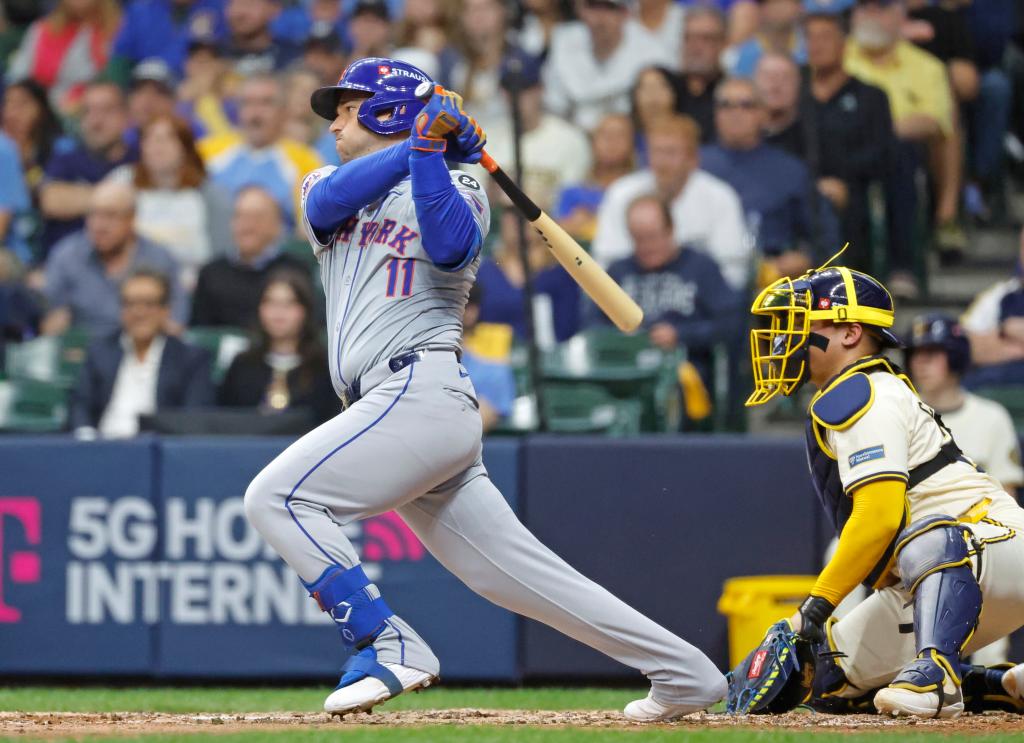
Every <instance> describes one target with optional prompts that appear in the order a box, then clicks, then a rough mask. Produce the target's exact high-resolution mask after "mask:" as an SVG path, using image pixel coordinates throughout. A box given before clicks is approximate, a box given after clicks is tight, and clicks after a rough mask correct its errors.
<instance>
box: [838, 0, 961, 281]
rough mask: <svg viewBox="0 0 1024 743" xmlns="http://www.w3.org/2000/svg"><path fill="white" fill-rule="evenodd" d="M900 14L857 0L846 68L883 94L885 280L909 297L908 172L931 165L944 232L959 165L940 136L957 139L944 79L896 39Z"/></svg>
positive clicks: (897, 6)
mask: <svg viewBox="0 0 1024 743" xmlns="http://www.w3.org/2000/svg"><path fill="white" fill-rule="evenodd" d="M905 17H906V15H905V9H904V7H903V3H902V2H901V0H893V1H890V0H858V3H857V6H856V8H855V9H854V12H853V41H852V42H851V43H850V44H849V46H848V48H847V51H846V71H847V72H848V73H850V74H851V75H853V76H855V77H858V78H860V79H861V80H863V81H864V82H866V83H869V84H871V85H877V86H878V87H879V88H881V89H882V90H884V91H885V92H886V94H887V95H888V96H889V106H890V109H891V111H892V119H893V128H894V130H895V132H896V140H895V143H894V146H893V148H892V151H891V153H890V177H889V182H888V184H887V186H888V187H887V188H886V205H887V207H888V212H889V216H890V218H889V223H890V234H889V262H890V266H891V267H892V273H891V274H890V276H889V281H888V282H886V283H887V285H888V287H889V289H890V291H892V292H893V294H894V295H896V296H898V297H903V298H913V297H915V296H917V294H918V293H919V288H918V286H917V281H916V279H915V278H914V276H913V273H912V266H913V245H914V243H913V229H912V228H913V221H914V218H915V215H916V213H917V209H918V204H917V196H916V187H915V183H914V176H915V173H916V171H917V170H918V168H919V167H920V165H921V164H922V163H925V162H928V161H930V162H931V167H930V170H931V174H932V177H933V178H934V180H935V181H936V191H937V195H938V198H937V199H936V208H935V223H936V224H937V225H938V227H939V230H940V231H942V230H945V231H946V232H947V233H955V232H956V230H957V229H959V228H958V227H957V225H956V210H957V193H956V179H957V167H956V164H955V163H952V162H951V161H950V160H949V158H950V156H951V154H952V152H951V150H950V149H949V148H948V147H947V146H946V144H947V141H946V140H947V139H948V138H949V137H955V136H956V128H955V124H954V118H953V97H952V94H951V92H950V86H949V80H948V77H947V73H946V69H945V67H943V65H942V63H941V62H940V61H939V60H938V59H936V58H935V57H934V56H932V55H931V54H929V53H928V52H926V51H924V50H922V49H918V48H917V47H916V46H914V45H913V44H911V43H910V42H909V41H904V40H903V39H901V38H900V32H901V30H902V26H903V22H904V20H905ZM951 184H952V185H951ZM946 244H948V241H946ZM952 255H953V257H955V252H954V253H953V254H952Z"/></svg>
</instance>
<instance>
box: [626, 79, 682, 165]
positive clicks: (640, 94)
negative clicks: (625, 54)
mask: <svg viewBox="0 0 1024 743" xmlns="http://www.w3.org/2000/svg"><path fill="white" fill-rule="evenodd" d="M630 102H631V104H632V113H633V126H635V127H636V150H637V155H638V163H637V165H638V166H641V167H643V166H645V165H646V164H647V129H648V127H649V126H650V125H651V124H652V123H654V122H655V121H657V120H658V119H660V118H661V117H663V116H667V115H669V114H674V113H677V112H678V104H679V88H678V82H677V80H676V76H675V74H674V73H673V72H672V71H671V70H669V69H668V68H665V67H659V66H652V67H647V68H645V69H643V70H641V71H640V74H639V75H637V77H636V83H635V84H634V85H633V90H632V91H631V93H630Z"/></svg>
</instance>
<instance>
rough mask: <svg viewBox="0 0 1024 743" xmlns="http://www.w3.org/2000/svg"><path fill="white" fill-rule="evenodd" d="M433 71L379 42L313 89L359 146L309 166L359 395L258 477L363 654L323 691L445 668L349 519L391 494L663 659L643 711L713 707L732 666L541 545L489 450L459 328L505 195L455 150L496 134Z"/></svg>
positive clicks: (482, 584)
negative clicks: (432, 83)
mask: <svg viewBox="0 0 1024 743" xmlns="http://www.w3.org/2000/svg"><path fill="white" fill-rule="evenodd" d="M425 81H428V78H427V76H426V75H425V74H424V73H423V72H422V71H421V70H419V69H417V68H415V67H413V66H412V65H409V64H406V63H404V62H400V61H396V60H390V59H377V58H369V59H362V60H359V61H358V62H355V63H354V64H352V65H350V66H349V67H348V68H347V69H346V70H345V71H344V72H343V73H342V76H341V80H340V81H339V82H338V84H337V85H336V86H332V87H327V88H321V89H320V90H317V91H316V92H315V93H314V94H313V97H312V101H311V104H312V107H313V110H314V111H315V112H316V113H317V114H319V115H320V116H322V117H323V118H325V119H327V120H329V121H331V122H332V123H331V126H330V131H331V132H333V133H334V136H335V139H336V147H337V150H338V154H339V156H340V158H341V161H342V163H343V164H342V165H341V167H333V166H328V167H325V168H321V169H319V170H316V171H314V172H312V173H310V174H309V175H308V176H307V177H306V178H305V181H304V182H303V184H302V210H303V218H304V222H305V228H306V231H307V233H308V237H309V241H310V244H311V245H312V248H313V252H314V253H315V255H316V257H317V260H318V261H319V263H320V273H321V277H322V280H323V285H324V289H325V293H326V296H327V323H328V325H327V327H328V335H329V338H330V341H329V356H330V371H331V377H332V379H333V381H334V386H335V389H336V391H337V392H338V395H339V396H340V397H341V399H342V402H343V405H344V411H343V412H342V413H341V414H340V415H338V416H337V417H335V418H334V419H333V420H331V421H328V422H327V423H325V424H323V425H322V426H320V427H319V428H317V429H315V430H314V431H312V432H310V433H309V434H307V435H305V436H303V437H302V438H301V439H299V440H298V441H297V442H295V443H294V444H292V445H291V446H290V447H288V449H286V450H285V451H284V452H283V453H282V454H281V455H280V456H278V457H277V458H276V459H275V460H274V461H273V462H271V463H270V464H269V465H268V466H267V467H266V469H264V470H263V471H262V472H261V473H260V474H259V475H258V476H257V477H256V479H255V480H253V482H252V484H251V485H250V486H249V488H248V490H247V491H246V494H245V509H246V514H247V516H248V518H249V520H250V521H251V523H252V524H253V525H254V526H255V527H256V528H257V529H258V530H259V532H260V533H261V534H262V535H263V537H264V538H265V539H266V540H267V542H269V543H270V544H271V545H272V546H273V547H274V549H276V550H277V551H278V552H279V553H280V554H281V556H282V557H283V558H284V559H285V561H286V562H287V563H288V564H289V565H291V567H292V568H294V569H295V571H296V572H297V573H298V574H299V577H300V578H301V579H302V581H303V583H304V585H305V586H306V588H307V589H308V590H309V593H310V595H311V596H312V597H313V598H314V599H315V600H316V601H317V603H318V604H319V606H320V608H321V609H322V610H323V611H325V612H327V613H328V614H330V616H331V618H332V619H333V620H334V622H335V624H336V625H337V628H338V631H339V632H340V634H341V641H342V644H343V645H344V646H345V648H346V649H347V650H349V651H350V652H351V655H350V657H349V659H348V660H347V661H346V662H345V664H344V666H343V667H342V675H341V680H340V682H339V684H338V686H337V688H336V689H335V690H334V692H333V693H331V694H330V696H328V697H327V700H326V702H325V703H324V709H325V710H326V711H328V712H331V713H335V714H344V713H347V712H352V711H356V710H364V711H368V710H370V709H371V708H372V707H374V706H375V705H377V704H379V703H381V702H383V701H386V700H387V699H390V698H392V697H394V696H396V695H398V694H401V693H402V692H403V691H408V690H409V689H419V688H423V687H427V686H430V685H431V684H432V683H433V682H434V681H435V680H436V679H437V678H438V674H439V672H440V663H439V661H438V659H437V657H435V655H434V653H433V652H431V649H430V646H429V645H428V644H427V642H426V641H425V640H424V639H423V638H422V637H420V636H419V635H418V634H417V633H416V631H415V630H414V629H413V628H412V627H411V626H409V624H408V623H407V622H405V621H404V620H403V619H401V618H400V617H398V616H396V615H395V614H394V613H393V612H392V611H391V609H389V608H388V605H387V603H386V601H385V598H384V597H383V596H382V595H381V593H380V591H379V590H378V588H377V587H376V586H375V585H374V584H373V583H372V582H370V580H369V579H368V578H367V576H366V574H365V573H364V572H363V569H362V567H361V566H360V563H359V555H358V554H356V551H355V550H354V549H353V547H352V544H351V543H350V542H349V540H348V539H347V538H346V536H345V532H344V527H345V525H346V524H348V523H349V522H351V521H354V520H358V519H363V518H366V517H368V516H373V515H375V514H379V513H382V512H385V511H391V510H394V511H395V512H396V513H398V515H399V516H401V518H402V519H403V520H404V521H405V523H406V524H408V525H409V527H410V528H411V529H412V530H413V532H415V534H416V536H417V537H419V539H420V540H421V541H422V542H423V544H424V545H426V547H427V549H429V550H430V552H431V553H432V554H433V555H434V556H435V557H436V558H437V559H438V560H439V561H440V562H441V564H443V565H444V566H445V567H446V568H448V570H450V571H451V572H453V573H454V574H455V575H457V576H458V577H459V578H460V579H461V580H463V581H464V582H465V583H466V584H467V585H468V586H469V587H470V588H472V589H473V590H474V591H476V592H477V593H479V594H481V595H482V596H484V597H485V598H487V599H489V600H491V601H493V602H494V603H496V604H498V605H499V606H503V607H505V608H506V609H509V610H511V611H514V612H517V613H519V614H522V615H524V616H528V617H531V618H532V619H536V620H538V621H541V622H544V623H545V624H548V625H550V626H551V627H554V628H555V629H557V630H559V631H561V632H564V633H565V634H567V635H569V636H570V637H573V638H575V639H577V640H579V641H581V642H583V643H586V644H587V645H590V646H591V647H593V648H595V649H597V650H599V651H601V652H603V653H605V654H607V655H609V656H611V657H612V658H615V659H616V660H618V661H620V662H622V663H624V664H626V665H628V666H632V667H633V668H636V669H638V670H640V671H641V672H643V673H644V674H646V675H647V677H648V678H649V679H650V681H651V691H650V694H649V695H648V696H647V697H646V698H644V699H640V700H637V701H635V702H631V703H630V704H629V706H627V707H626V710H625V715H626V716H627V717H628V718H630V719H632V720H637V721H656V720H665V719H671V718H674V717H678V716H680V715H683V714H686V713H689V712H693V711H696V710H700V709H704V708H706V707H708V706H710V705H712V704H714V703H715V702H717V701H718V700H720V699H721V698H722V697H724V696H725V692H726V682H725V678H724V677H723V676H722V674H721V673H720V672H719V671H718V670H717V669H716V668H715V666H714V664H712V663H711V661H710V660H709V659H708V658H707V657H706V656H704V655H703V654H702V653H701V652H700V651H699V650H697V649H696V648H694V647H693V646H691V645H689V644H688V643H686V642H685V641H683V640H681V639H680V638H678V637H676V636H675V635H673V634H672V633H671V632H669V631H668V630H666V629H664V628H663V627H661V626H659V625H658V624H656V623H655V622H653V621H651V620H650V619H648V618H647V617H645V616H643V615H642V614H640V613H639V612H637V611H635V610H634V609H632V608H630V607H629V606H627V605H626V604H624V603H623V602H622V601H620V600H618V599H617V598H615V597H614V596H612V595H611V594H610V593H609V592H608V591H606V590H604V589H603V588H601V587H600V586H598V585H596V584H595V583H593V582H591V581H590V580H588V579H587V578H585V577H584V576H582V575H581V574H580V573H578V572H577V571H575V570H574V569H573V568H571V567H570V566H569V565H567V564H566V563H565V562H563V561H562V560H561V559H560V558H559V557H558V556H557V555H555V554H554V553H553V552H551V550H549V549H547V548H546V547H545V546H544V545H542V544H541V543H540V542H539V541H538V540H537V539H536V537H534V536H533V535H532V534H531V533H530V532H529V531H527V530H526V528H525V527H524V526H523V525H522V524H521V523H519V521H518V520H517V519H516V516H515V515H514V514H513V513H512V510H511V509H510V508H509V507H508V505H507V504H506V502H505V499H504V498H503V497H502V495H501V493H499V492H498V490H497V489H496V488H495V487H494V485H493V484H492V483H491V480H490V478H489V477H488V475H487V470H486V469H485V468H484V466H483V464H482V462H481V458H480V453H481V421H480V415H479V413H478V410H477V399H476V393H475V392H474V390H473V383H472V380H470V379H469V375H468V374H467V372H466V370H465V368H464V367H463V366H462V365H461V364H460V363H459V356H460V346H459V344H460V337H461V334H462V312H463V307H464V305H465V303H466V299H467V296H468V293H469V288H470V286H471V285H472V283H473V280H474V278H475V276H476V271H477V266H478V265H479V252H480V247H481V244H482V243H483V240H484V236H485V235H486V234H487V230H488V227H489V215H490V209H489V207H488V204H487V198H486V196H485V195H484V192H483V190H482V189H481V187H480V184H479V183H477V181H476V180H474V179H473V178H472V177H470V176H469V175H466V174H464V173H459V172H457V171H449V169H448V165H447V163H446V159H447V160H452V161H457V162H475V161H477V160H479V158H480V153H481V152H482V149H483V146H484V141H485V137H484V134H483V132H482V131H481V130H480V128H479V126H478V125H477V124H476V122H475V121H474V120H473V119H472V118H470V117H469V116H467V115H466V113H465V112H464V111H463V110H462V108H461V100H460V99H459V98H458V96H456V95H454V94H452V93H450V92H448V91H443V90H442V91H441V92H440V93H435V94H434V95H433V96H432V97H431V98H430V100H429V101H427V102H426V103H424V101H423V100H421V99H419V98H417V97H416V95H415V90H416V88H417V86H419V85H420V83H422V82H425ZM563 497H570V495H569V494H564V495H563ZM438 609H442V607H438ZM452 621H458V618H457V617H452Z"/></svg>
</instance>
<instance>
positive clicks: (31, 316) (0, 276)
mask: <svg viewBox="0 0 1024 743" xmlns="http://www.w3.org/2000/svg"><path fill="white" fill-rule="evenodd" d="M21 274H22V267H21V263H20V261H19V260H18V259H17V258H16V257H15V255H14V254H13V253H12V252H11V251H9V250H6V249H4V248H0V369H3V368H4V363H5V354H4V346H5V345H6V344H7V343H8V342H14V343H18V342H21V341H24V340H28V339H29V338H32V337H34V336H35V335H36V333H37V332H38V330H39V320H40V319H41V318H42V310H41V308H40V306H39V301H38V299H37V298H36V296H35V294H34V293H33V292H32V291H30V290H29V289H28V287H27V286H25V284H24V283H23V282H22V275H21Z"/></svg>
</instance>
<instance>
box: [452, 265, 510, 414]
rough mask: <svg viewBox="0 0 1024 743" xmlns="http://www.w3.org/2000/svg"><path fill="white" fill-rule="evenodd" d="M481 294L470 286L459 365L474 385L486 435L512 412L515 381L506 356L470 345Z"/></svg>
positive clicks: (478, 318)
mask: <svg viewBox="0 0 1024 743" xmlns="http://www.w3.org/2000/svg"><path fill="white" fill-rule="evenodd" d="M483 294H484V290H483V288H482V287H481V286H480V284H473V286H472V288H470V290H469V298H468V299H467V300H466V309H465V310H464V312H463V315H462V339H463V340H462V346H463V350H462V365H463V366H464V367H466V371H467V372H469V378H470V381H472V382H473V389H474V390H475V391H476V401H477V404H478V405H479V407H480V418H481V420H482V421H483V428H484V433H487V432H488V431H490V430H492V429H493V428H494V427H495V426H497V425H498V424H499V423H501V421H502V420H503V419H504V418H507V417H508V416H509V415H510V414H511V413H512V403H513V402H514V401H515V398H516V379H515V375H514V374H513V373H512V367H511V366H510V365H509V362H508V356H507V354H503V355H501V356H498V357H495V356H493V355H489V354H485V353H484V352H483V351H482V350H481V349H479V348H477V347H476V346H475V345H474V343H473V335H474V331H475V330H476V329H477V327H479V322H480V308H481V305H482V304H483Z"/></svg>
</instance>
